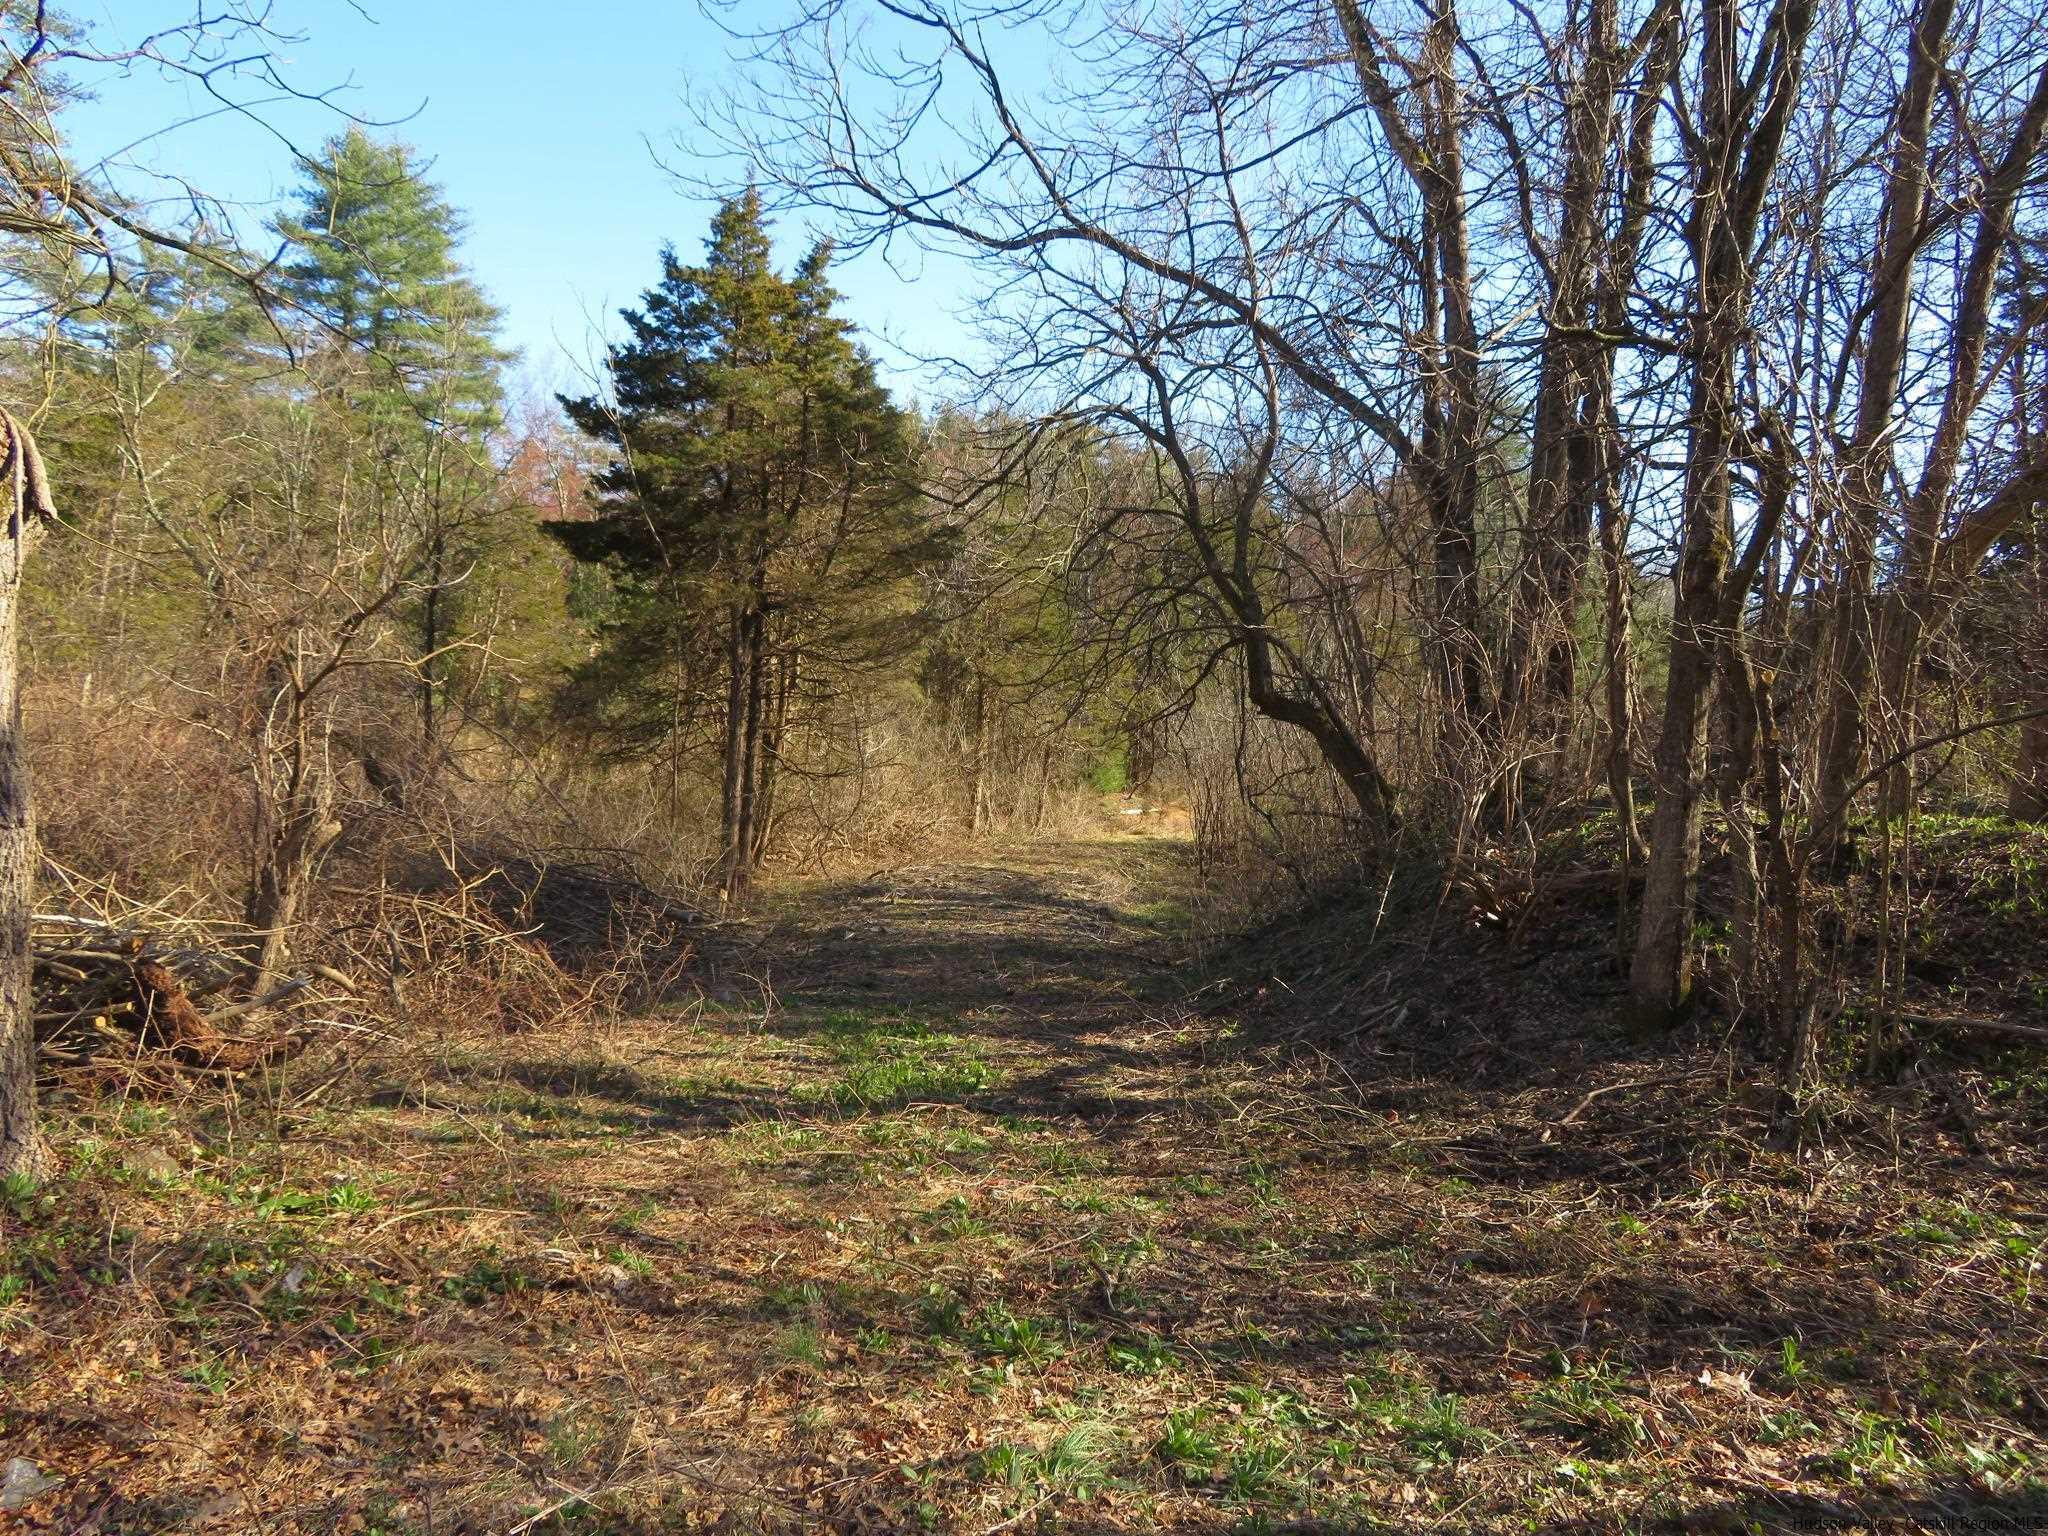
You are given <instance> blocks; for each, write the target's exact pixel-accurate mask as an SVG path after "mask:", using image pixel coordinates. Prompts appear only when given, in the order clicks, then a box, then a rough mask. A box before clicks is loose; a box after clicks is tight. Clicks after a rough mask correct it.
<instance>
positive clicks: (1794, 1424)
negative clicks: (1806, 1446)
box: [1756, 1408, 1820, 1445]
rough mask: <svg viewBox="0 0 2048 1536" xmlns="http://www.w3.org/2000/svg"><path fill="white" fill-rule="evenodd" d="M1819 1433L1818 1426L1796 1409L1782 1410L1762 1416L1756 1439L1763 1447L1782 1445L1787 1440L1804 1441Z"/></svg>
mask: <svg viewBox="0 0 2048 1536" xmlns="http://www.w3.org/2000/svg"><path fill="white" fill-rule="evenodd" d="M1819 1433H1820V1426H1819V1425H1818V1424H1816V1423H1814V1422H1813V1420H1812V1419H1810V1418H1808V1417H1807V1416H1806V1415H1805V1414H1803V1413H1801V1412H1800V1411H1799V1410H1798V1409H1797V1408H1783V1409H1780V1410H1779V1411H1778V1412H1776V1413H1767V1414H1765V1415H1764V1416H1763V1418H1762V1420H1761V1421H1760V1422H1759V1423H1758V1425H1757V1435H1756V1437H1757V1439H1759V1440H1761V1441H1762V1442H1763V1443H1764V1444H1765V1445H1783V1444H1784V1443H1785V1442H1787V1441H1788V1440H1804V1439H1805V1438H1806V1437H1807V1436H1809V1435H1817V1434H1819Z"/></svg>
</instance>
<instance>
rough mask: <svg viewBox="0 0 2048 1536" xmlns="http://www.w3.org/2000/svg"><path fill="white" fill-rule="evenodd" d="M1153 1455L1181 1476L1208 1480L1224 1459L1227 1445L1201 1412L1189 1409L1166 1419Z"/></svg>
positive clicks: (1169, 1415) (1170, 1414) (1153, 1449)
mask: <svg viewBox="0 0 2048 1536" xmlns="http://www.w3.org/2000/svg"><path fill="white" fill-rule="evenodd" d="M1152 1454H1153V1455H1155V1456H1157V1457H1158V1458H1159V1459H1160V1460H1161V1461H1163V1462H1165V1463H1166V1464H1167V1466H1169V1467H1171V1468H1173V1469H1174V1470H1175V1471H1177V1472H1182V1473H1187V1474H1190V1475H1202V1476H1206V1475H1207V1474H1208V1472H1209V1470H1210V1469H1211V1468H1212V1467H1214V1466H1215V1465H1216V1464H1217V1462H1219V1461H1220V1460H1221V1459H1222V1457H1223V1443H1222V1441H1221V1440H1219V1439H1218V1438H1217V1437H1216V1434H1215V1432H1214V1431H1213V1430H1211V1429H1210V1428H1209V1427H1208V1423H1207V1421H1206V1419H1205V1418H1204V1416H1203V1415H1202V1414H1201V1413H1200V1412H1198V1411H1197V1410H1194V1409H1186V1410H1182V1411H1179V1412H1175V1413H1169V1414H1168V1415H1167V1416H1166V1429H1165V1432H1164V1433H1163V1434H1161V1435H1160V1437H1159V1440H1158V1442H1157V1443H1156V1444H1155V1445H1154V1446H1153V1447H1152Z"/></svg>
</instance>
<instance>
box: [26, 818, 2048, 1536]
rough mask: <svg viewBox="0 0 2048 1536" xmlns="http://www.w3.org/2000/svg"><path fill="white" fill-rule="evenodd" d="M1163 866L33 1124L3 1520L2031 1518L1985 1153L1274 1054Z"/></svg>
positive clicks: (1488, 1038) (612, 1528)
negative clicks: (13, 1471)
mask: <svg viewBox="0 0 2048 1536" xmlns="http://www.w3.org/2000/svg"><path fill="white" fill-rule="evenodd" d="M1186 879H1187V876H1186V863H1185V849H1184V846H1183V845H1179V844H1172V843H1160V842H1155V841H1147V840H1143V839H1133V838H1118V839H1115V840H1112V841H1094V842H1089V843H1086V844H1079V845H1068V846H1065V847H1045V846H1041V847H1037V848H1021V849H1012V850H1009V851H1008V852H1006V853H1003V854H1001V855H1000V856H991V855H989V854H986V853H985V854H983V855H982V856H981V857H979V858H977V859H975V860H972V861H970V862H953V863H948V864H942V865H929V864H927V865H920V864H916V863H909V862H905V863H901V864H898V865H896V866H895V867H892V868H890V869H887V870H884V871H881V872H878V873H874V874H873V875H872V876H870V877H869V878H865V879H861V880H858V881H852V882H844V881H842V882H837V883H829V882H828V883H818V884H813V885H808V886H790V885H785V886H782V887H779V888H777V889H776V890H774V891H772V892H771V893H770V900H769V902H768V904H767V907H766V909H765V910H764V911H763V912H762V913H761V914H760V915H759V916H758V917H757V918H756V919H754V920H753V921H751V922H750V923H748V924H746V925H744V926H742V927H739V928H733V929H725V930H718V931H715V932H714V933H712V934H711V935H709V936H708V937H707V947H706V948H705V950H704V952H703V953H702V954H700V955H699V956H698V958H697V962H696V965H695V968H694V970H693V972H692V975H693V977H694V979H695V980H696V982H697V983H698V984H699V985H700V986H701V988H702V991H701V992H700V993H696V994H694V995H686V996H684V997H681V998H678V999H676V1000H674V1001H672V1002H671V1003H670V1004H668V1005H667V1006H665V1007H663V1008H661V1009H659V1010H656V1011H653V1012H648V1013H643V1014H641V1015H639V1016H636V1017H623V1016H619V1015H616V1014H613V1013H610V1012H607V1011H605V1010H595V1011H583V1012H577V1013H566V1012H565V1013H562V1014H559V1015H557V1016H554V1017H541V1018H537V1019H534V1020H531V1021H528V1022H527V1023H523V1024H522V1025H521V1026H520V1027H518V1028H517V1029H516V1030H508V1028H507V1027H506V1024H505V1021H503V1020H502V1019H495V1018H486V1017H482V1016H471V1017H467V1018H465V1017H463V1016H461V1015H460V1014H459V1013H457V1012H454V1011H451V1010H437V1012H436V1015H435V1018H434V1021H433V1023H432V1025H431V1027H422V1028H418V1029H413V1028H407V1029H404V1030H403V1031H402V1032H401V1031H392V1032H391V1033H392V1034H393V1035H395V1036H396V1038H383V1039H379V1038H374V1037H362V1036H358V1037H355V1038H354V1042H353V1043H351V1044H349V1045H348V1046H347V1049H346V1050H345V1051H344V1050H343V1049H342V1048H341V1047H340V1046H339V1045H338V1044H332V1043H330V1045H328V1046H323V1047H321V1048H319V1049H315V1050H312V1051H309V1052H308V1053H307V1054H305V1055H303V1056H301V1057H298V1058H295V1059H293V1060H291V1061H289V1062H285V1063H282V1064H279V1065H278V1066H276V1067H275V1068H273V1069H271V1070H270V1071H268V1072H267V1073H264V1074H259V1075H255V1076H252V1077H250V1078H248V1079H246V1080H244V1081H243V1082H242V1083H241V1085H240V1087H239V1091H238V1092H237V1093H236V1094H235V1095H233V1096H231V1097H224V1096H223V1095H221V1094H220V1093H219V1091H218V1090H217V1088H215V1087H213V1086H205V1087H201V1086H199V1085H189V1086H188V1087H187V1088H186V1089H185V1090H184V1091H183V1094H182V1096H181V1097H172V1098H167V1099H150V1100H145V1099H142V1098H139V1097H136V1096H133V1095H128V1094H124V1093H123V1092H121V1091H119V1090H116V1091H114V1092H111V1093H108V1092H102V1093H100V1094H98V1095H97V1096H91V1097H88V1096H85V1095H84V1094H82V1093H81V1094H79V1095H77V1096H73V1097H69V1098H67V1099H65V1100H63V1101H62V1102H60V1103H59V1104H57V1105H56V1106H55V1114H56V1121H57V1126H56V1129H57V1137H58V1142H59V1145H60V1147H61V1148H62V1150H63V1152H64V1157H65V1160H64V1171H63V1173H62V1174H61V1175H60V1176H59V1177H58V1178H57V1179H56V1180H55V1181H54V1182H53V1183H52V1184H50V1185H49V1186H47V1187H45V1188H43V1189H41V1190H37V1191H33V1192H30V1191H20V1190H17V1191H14V1192H12V1193H11V1194H10V1196H9V1199H8V1201H7V1203H6V1205H5V1207H4V1209H0V1223H4V1236H5V1242H6V1255H7V1256H6V1260H5V1266H6V1271H7V1273H8V1274H9V1275H10V1276H12V1277H14V1279H13V1280H12V1281H10V1282H9V1292H8V1299H7V1301H6V1304H5V1309H4V1310H0V1330H4V1331H0V1445H4V1446H5V1448H6V1454H8V1455H21V1456H25V1457H28V1458H30V1459H31V1460H33V1461H34V1462H35V1463H36V1465H37V1466H38V1467H39V1468H41V1469H43V1470H44V1471H45V1472H46V1473H48V1474H51V1475H54V1476H57V1477H60V1478H61V1479H62V1480H63V1481H62V1482H61V1484H59V1485H58V1486H55V1487H53V1488H51V1489H50V1490H48V1491H47V1492H46V1493H45V1494H44V1495H43V1496H42V1497H41V1498H40V1500H39V1501H38V1502H37V1503H36V1504H35V1505H33V1506H32V1507H31V1509H30V1510H29V1511H28V1512H27V1513H25V1514H23V1515H21V1516H20V1517H19V1518H20V1521H21V1523H22V1524H23V1526H24V1528H26V1529H35V1530H52V1531H54V1530H67V1531H68V1530H74V1529H80V1528H82V1527H84V1528H93V1529H98V1530H103V1531H134V1532H142V1531H150V1532H155V1531H165V1530H178V1529H195V1530H196V1529H210V1530H224V1531H241V1530H248V1531H256V1530H262V1531H271V1532H288V1531H308V1532H312V1531H319V1532H323V1533H324V1532H332V1531H354V1532H370V1531H376V1532H380V1533H385V1536H396V1533H401V1532H403V1533H422V1536H423V1533H426V1532H434V1533H445V1532H468V1531H476V1532H484V1531H493V1532H510V1531H560V1532H568V1531H603V1532H617V1533H624V1532H654V1531H668V1530H685V1529H720V1530H730V1531H768V1530H777V1531H779V1530H806V1529H828V1530H843V1531H855V1530H860V1531H900V1530H915V1529H919V1528H926V1529H935V1530H943V1531H962V1532H973V1533H993V1532H999V1531H1004V1530H1017V1529H1033V1528H1042V1529H1059V1530H1066V1531H1090V1532H1108V1531H1147V1530H1158V1529H1175V1530H1189V1531H1196V1530H1203V1531H1207V1530H1214V1531H1222V1530H1227V1529H1257V1528H1269V1529H1277V1528H1289V1527H1291V1528H1296V1529H1320V1530H1350V1531H1367V1530H1403V1531H1458V1532H1467V1531H1471V1532H1478V1531H1487V1532H1491V1531H1503V1532H1504V1531H1509V1530H1528V1529H1532V1528H1534V1529H1544V1530H1549V1529H1587V1530H1616V1531H1621V1530H1656V1529H1670V1530H1679V1529H1685V1530H1694V1529H1728V1530H1742V1529H1766V1530H1792V1529H1800V1530H1815V1531H1820V1530H1827V1531H1852V1530H1873V1531H1875V1530H1886V1531H1907V1530H1929V1531H1938V1530H1954V1529H1960V1528H1962V1525H1961V1522H1963V1521H1965V1520H1974V1521H1977V1522H1979V1524H1978V1526H1977V1527H1976V1528H1978V1529H1984V1530H1993V1531H1996V1530H2011V1531H2014V1532H2018V1531H2022V1530H2027V1529H2033V1528H2035V1525H2034V1524H2033V1522H2035V1521H2037V1520H2038V1519H2039V1518H2040V1514H2039V1511H2040V1505H2039V1503H2038V1502H2037V1500H2038V1494H2039V1484H2038V1481H2037V1479H2038V1478H2039V1476H2040V1462H2039V1459H2038V1458H2039V1457H2040V1455H2041V1453H2042V1441H2041V1436H2042V1434H2043V1431H2044V1429H2048V1402H2044V1401H2043V1399H2042V1395H2041V1387H2040V1382H2041V1381H2042V1380H2043V1379H2044V1378H2043V1374H2042V1366H2043V1364H2044V1332H2048V1327H2044V1324H2048V1319H2044V1309H2043V1307H2042V1305H2041V1302H2040V1299H2039V1290H2038V1286H2039V1280H2040V1255H2041V1252H2042V1241H2043V1237H2044V1235H2048V1212H2043V1211H2042V1210H2041V1209H2040V1199H2039V1185H2038V1184H2035V1183H2031V1182H2029V1181H2030V1180H2032V1179H2034V1178H2035V1177H2036V1175H2037V1173H2038V1169H2037V1167H2036V1165H2035V1163H2034V1162H2032V1161H2029V1160H2028V1159H2029V1157H2031V1155H2032V1154H2031V1153H2028V1152H2027V1150H2026V1149H2025V1148H2023V1147H2014V1146H2011V1145H2007V1144H2004V1143H2001V1147H2000V1151H1999V1152H1998V1154H1997V1155H1996V1156H1995V1157H1993V1158H1992V1159H1990V1160H1988V1161H1987V1160H1983V1159H1979V1158H1976V1157H1973V1156H1972V1155H1971V1154H1970V1153H1969V1152H1968V1151H1967V1149H1966V1148H1964V1147H1962V1146H1961V1145H1960V1144H1958V1143H1957V1142H1956V1141H1955V1140H1954V1138H1953V1137H1952V1136H1950V1135H1948V1134H1947V1133H1946V1132H1945V1131H1944V1129H1943V1128H1942V1126H1941V1124H1940V1121H1939V1119H1938V1117H1933V1118H1930V1117H1927V1116H1925V1115H1921V1116H1918V1117H1914V1116H1913V1115H1912V1114H1911V1113H1910V1111H1911V1106H1910V1105H1907V1104H1905V1103H1904V1102H1903V1101H1901V1103H1899V1104H1891V1105H1888V1104H1887V1103H1885V1102H1884V1101H1881V1100H1875V1101H1871V1102H1869V1103H1868V1104H1866V1105H1864V1106H1862V1107H1861V1108H1860V1109H1859V1111H1858V1112H1859V1113H1862V1114H1866V1115H1875V1116H1877V1117H1878V1121H1874V1122H1872V1126H1871V1127H1868V1128H1866V1129H1870V1130H1873V1131H1874V1132H1876V1133H1877V1134H1850V1128H1849V1127H1848V1126H1847V1124H1846V1122H1841V1124H1842V1130H1841V1133H1840V1134H1838V1135H1836V1136H1835V1137H1834V1138H1833V1139H1832V1140H1831V1141H1830V1142H1829V1143H1828V1144H1827V1145H1826V1146H1825V1147H1823V1148H1822V1149H1821V1150H1820V1151H1818V1152H1815V1153H1809V1154H1808V1155H1806V1156H1805V1157H1799V1156H1794V1155H1792V1154H1789V1153H1785V1152H1780V1151H1777V1150H1774V1149H1773V1148H1772V1146H1771V1145H1770V1143H1769V1141H1768V1139H1767V1137H1766V1136H1765V1135H1764V1134H1763V1132H1764V1128H1765V1117H1764V1115H1763V1113H1762V1110H1761V1108H1760V1107H1759V1105H1758V1104H1757V1103H1756V1102H1754V1099H1755V1094H1756V1087H1757V1082H1758V1079H1757V1078H1756V1076H1755V1075H1754V1074H1753V1073H1751V1071H1750V1070H1749V1069H1748V1068H1747V1067H1745V1066H1744V1065H1743V1064H1742V1063H1741V1062H1740V1061H1739V1059H1737V1058H1734V1057H1730V1056H1728V1055H1727V1054H1725V1053H1722V1054H1716V1053H1715V1051H1714V1050H1713V1049H1712V1048H1711V1047H1708V1046H1703V1047H1702V1048H1701V1050H1700V1051H1699V1052H1698V1053H1696V1054H1686V1053H1682V1052H1681V1053H1679V1054H1678V1055H1676V1056H1668V1057H1662V1058H1660V1057H1658V1056H1657V1054H1656V1053H1655V1052H1652V1051H1648V1050H1646V1049H1644V1048H1640V1047H1632V1046H1630V1045H1629V1044H1628V1043H1627V1042H1624V1041H1620V1040H1618V1039H1615V1038H1612V1037H1610V1036H1608V1035H1607V1034H1606V1033H1605V1032H1604V1031H1602V1030H1601V1029H1600V1028H1599V1027H1598V1026H1597V1024H1596V1023H1595V1022H1594V1021H1593V1018H1592V1015H1591V1011H1590V1010H1588V1011H1587V1012H1586V1013H1585V1014H1584V1015H1583V1016H1582V1017H1581V1018H1580V1020H1579V1022H1578V1027H1577V1029H1576V1030H1575V1031H1573V1032H1571V1033H1569V1034H1567V1035H1560V1034H1558V1033H1557V1031H1558V1028H1559V1025H1558V1022H1557V1021H1556V1020H1554V1019H1550V1018H1541V1017H1535V1016H1531V1017H1527V1018H1521V1017H1515V1016H1509V1015H1503V1016H1499V1017H1484V1016H1473V1017H1470V1018H1467V1019H1466V1020H1464V1021H1463V1023H1462V1024H1461V1025H1459V1026H1458V1027H1456V1028H1451V1027H1444V1028H1441V1029H1439V1030H1436V1031H1433V1032H1422V1033H1417V1032H1415V1031H1412V1030H1407V1031H1406V1032H1404V1028H1405V1027H1403V1026H1397V1025H1396V1023H1395V1020H1394V1018H1393V1016H1392V1014H1391V1013H1389V1012H1388V1011H1386V1010H1384V1009H1382V1008H1380V1007H1379V1006H1378V1004H1377V1002H1376V1001H1375V1000H1374V999H1373V998H1371V997H1369V996H1367V997H1360V996H1359V994H1358V993H1357V992H1356V990H1355V989H1353V990H1351V991H1350V992H1348V993H1347V992H1345V991H1343V989H1335V990H1332V991H1330V992H1327V993H1325V994H1322V995H1321V1000H1320V1001H1319V1002H1318V1003H1317V1004H1316V1010H1317V1014H1318V1017H1319V1018H1320V1019H1321V1020H1322V1022H1323V1023H1324V1025H1325V1026H1328V1027H1327V1028H1326V1029H1325V1032H1324V1033H1323V1034H1322V1035H1320V1036H1312V1035H1311V1033H1310V1032H1307V1031H1297V1032H1294V1033H1295V1036H1296V1039H1295V1043H1294V1044H1291V1045H1290V1044H1287V1043H1285V1042H1284V1041H1279V1040H1278V1039H1277V1035H1276V1031H1275V1030H1274V1029H1273V1027H1272V1026H1273V1025H1275V1024H1276V1023H1278V1022H1280V1021H1281V1020H1282V1019H1283V1018H1296V1017H1298V1015H1294V1014H1287V1013H1286V1012H1285V1011H1284V1009H1282V1008H1280V1007H1279V1006H1278V1005H1277V1004H1276V1003H1274V1002H1273V989H1274V988H1275V987H1276V986H1280V983H1278V982H1277V981H1268V982H1266V983H1265V984H1266V986H1267V988H1268V996H1267V998H1266V999H1259V998H1257V997H1256V995H1255V992H1256V989H1255V988H1254V994H1253V995H1248V996H1246V997H1245V998H1244V999H1243V1000H1242V1001H1241V1002H1240V1003H1239V1004H1237V1005H1233V1006H1232V1007H1231V1008H1228V1009H1223V1010H1215V1009H1214V1006H1213V1005H1214V998H1215V997H1216V996H1217V995H1218V994H1215V993H1211V994H1208V995H1206V996H1205V997H1203V998H1200V999H1197V1004H1198V1005H1201V1004H1208V1005H1209V1006H1210V1007H1211V1009H1212V1011H1211V1012H1208V1013H1202V1012H1198V1011H1195V1010H1194V1009H1191V1007H1190V1006H1189V1004H1188V1002H1187V983H1186V979H1185V976H1184V974H1183V973H1182V972H1181V971H1179V970H1178V969H1177V960H1178V957H1179V955H1180V953H1181V945H1182V942H1183V938H1184V935H1185V932H1186V923H1187V915H1186V907H1187V904H1188V898H1189V894H1190V893H1189V891H1188V890H1187V887H1186ZM1247 958H1249V957H1248V956H1246V955H1239V956H1235V957H1225V960H1228V961H1231V962H1232V963H1235V960H1237V959H1247ZM1221 963H1224V962H1223V961H1219V964H1221ZM1276 974H1277V973H1276ZM1248 977H1249V972H1248V971H1246V970H1245V969H1244V968H1243V967H1242V966H1240V967H1239V968H1238V970H1237V971H1236V973H1235V974H1234V975H1233V976H1232V977H1231V978H1230V979H1232V980H1233V981H1235V982H1239V983H1242V982H1245V981H1246V980H1247V979H1248ZM1281 990H1283V991H1284V990H1285V989H1284V987H1281ZM1346 996H1348V997H1349V998H1350V1002H1348V1003H1347V1002H1346V1001H1345V1000H1344V999H1345V997H1346ZM1347 1007H1348V1008H1351V1009H1352V1010H1353V1012H1352V1013H1350V1014H1341V1013H1340V1012H1339V1010H1341V1009H1344V1008H1347ZM1332 1030H1334V1032H1332ZM1279 1033H1286V1032H1285V1031H1282V1032H1279ZM1346 1034H1348V1035H1349V1037H1350V1038H1349V1043H1348V1045H1344V1046H1343V1047H1342V1048H1341V1049H1340V1048H1339V1042H1341V1041H1342V1040H1343V1037H1344V1036H1345V1035H1346ZM1311 1039H1319V1040H1320V1042H1321V1044H1320V1046H1317V1047H1314V1048H1312V1047H1311V1045H1310V1044H1309V1042H1310V1041H1311ZM1596 1090H1597V1091H1596ZM2041 1091H2042V1087H2041V1085H2040V1084H2039V1083H2035V1084H2034V1086H2032V1087H2030V1088H2029V1087H2026V1086H2024V1085H2022V1086H2020V1087H2018V1088H2016V1089H2015V1092H2017V1093H2019V1094H2021V1096H2022V1097H2024V1096H2025V1095H2026V1094H2028V1093H2032V1094H2035V1095H2038V1094H2039V1093H2040V1092H2041ZM2028 1102H2032V1101H2031V1100H2029V1101H2028ZM1887 1113H1892V1114H1893V1115H1894V1121H1893V1131H1894V1132H1895V1133H1896V1134H1897V1135H1898V1137H1899V1138H1900V1139H1899V1151H1898V1154H1897V1155H1896V1156H1893V1155H1890V1154H1888V1153H1887V1152H1886V1151H1885V1150H1884V1142H1883V1134H1882V1133H1883V1129H1884V1128H1883V1125H1882V1124H1881V1123H1879V1122H1881V1121H1882V1117H1883V1116H1884V1115H1885V1114H1887Z"/></svg>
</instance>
